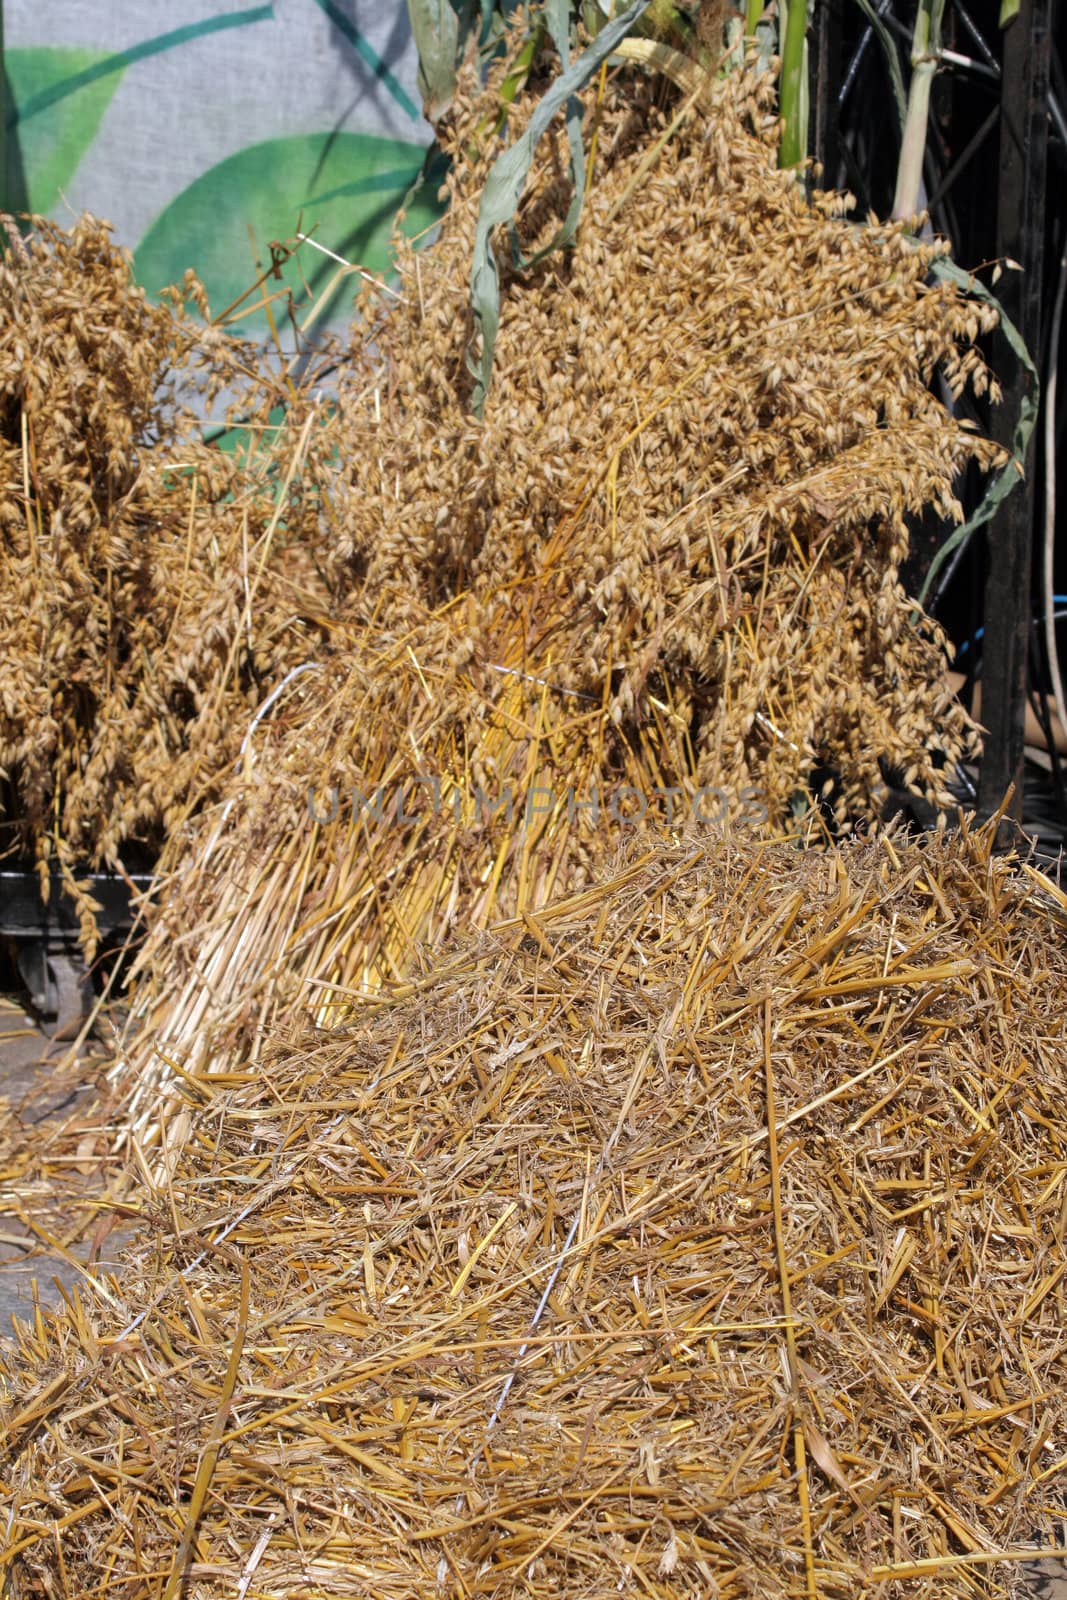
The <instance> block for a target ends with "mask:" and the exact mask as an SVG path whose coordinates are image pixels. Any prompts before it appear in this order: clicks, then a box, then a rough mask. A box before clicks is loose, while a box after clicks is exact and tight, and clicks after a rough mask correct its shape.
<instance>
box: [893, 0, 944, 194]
mask: <svg viewBox="0 0 1067 1600" xmlns="http://www.w3.org/2000/svg"><path fill="white" fill-rule="evenodd" d="M944 9H945V0H919V9H918V12H917V13H916V16H915V31H914V33H913V34H912V42H911V83H910V85H909V87H908V109H907V113H906V115H905V118H904V138H903V142H902V144H901V147H900V161H899V164H898V166H897V188H896V194H895V196H894V199H893V216H894V218H895V219H897V220H899V219H901V218H903V217H911V216H914V215H915V213H916V211H918V209H919V191H920V187H921V185H922V175H923V157H924V155H925V153H926V127H927V123H928V121H929V116H930V89H931V87H932V85H933V81H934V74H935V73H936V71H937V68H938V63H939V61H940V59H941V18H942V15H943V14H944Z"/></svg>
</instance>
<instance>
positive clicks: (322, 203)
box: [134, 133, 440, 332]
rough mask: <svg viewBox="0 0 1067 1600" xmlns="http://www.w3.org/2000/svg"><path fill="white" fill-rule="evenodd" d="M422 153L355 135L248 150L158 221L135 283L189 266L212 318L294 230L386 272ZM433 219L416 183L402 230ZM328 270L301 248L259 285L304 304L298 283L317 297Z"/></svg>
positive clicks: (166, 278)
mask: <svg viewBox="0 0 1067 1600" xmlns="http://www.w3.org/2000/svg"><path fill="white" fill-rule="evenodd" d="M423 155H424V151H423V147H422V146H421V145H417V144H408V143H407V142H405V141H403V140H399V139H381V138H376V137H375V136H374V135H372V134H356V133H340V134H331V133H321V134H302V135H297V136H294V137H292V138H289V139H270V140H267V141H265V142H264V143H262V144H255V145H250V146H248V147H247V148H246V149H244V150H240V151H238V152H237V154H236V155H233V156H230V157H228V159H227V160H225V161H220V162H219V164H218V165H217V166H214V167H212V168H210V169H209V170H208V171H207V172H205V173H203V174H202V175H201V177H199V178H198V179H197V180H196V181H195V182H194V183H192V184H191V185H190V186H189V188H187V189H186V190H184V191H183V193H181V194H180V195H178V197H177V198H176V199H175V200H174V201H173V202H172V203H171V204H170V205H169V206H168V207H167V209H166V210H165V211H164V212H163V214H162V215H161V216H160V217H158V218H157V219H156V221H155V223H154V224H153V225H152V227H151V228H150V229H149V231H148V233H147V234H146V235H145V237H144V238H143V239H142V241H141V243H140V245H139V246H138V248H137V250H136V253H135V256H134V264H135V267H136V271H137V276H138V279H139V280H140V282H141V283H143V284H144V286H145V288H146V289H148V291H149V293H153V294H154V293H156V292H158V290H160V289H161V288H163V287H164V286H165V285H166V284H168V283H174V282H177V281H179V280H180V279H181V276H182V273H183V272H184V270H185V268H186V267H187V266H193V267H195V269H196V271H197V273H198V274H199V275H200V277H201V278H202V279H203V281H204V283H205V285H206V287H207V290H208V295H209V298H210V301H211V309H212V312H213V313H215V314H216V315H217V314H218V313H219V312H221V311H223V310H224V309H225V308H226V307H227V306H228V305H230V304H231V303H232V302H233V301H235V300H237V299H238V298H239V296H241V295H242V294H244V292H245V290H246V289H248V288H249V286H250V285H251V284H252V283H254V281H255V279H256V277H257V276H258V274H259V272H260V271H262V270H263V269H264V268H265V267H267V266H269V265H270V250H269V245H270V244H271V242H272V241H273V240H279V241H282V242H284V241H286V240H291V239H292V238H293V235H294V234H295V232H296V230H297V229H298V228H299V229H301V231H304V232H310V231H311V230H312V228H314V230H315V231H314V237H315V238H316V239H317V240H318V241H319V242H320V243H321V244H323V245H325V246H327V247H328V248H329V249H330V250H333V251H334V252H335V253H336V254H337V255H340V256H344V257H345V258H346V259H347V260H348V261H351V262H355V263H357V264H358V265H360V266H362V267H364V268H366V269H367V270H368V271H370V272H375V273H382V272H386V271H388V268H389V259H390V252H389V242H390V238H391V235H392V231H393V227H394V222H395V217H396V212H397V209H398V208H399V206H400V205H401V204H402V202H403V200H404V197H405V195H406V194H407V192H408V190H409V188H410V187H411V185H412V182H413V180H414V179H415V178H416V177H417V176H418V174H419V171H420V168H421V166H422V161H423ZM439 214H440V208H439V206H438V204H437V200H436V193H435V189H434V188H433V186H429V187H428V186H426V185H423V187H422V188H421V189H417V190H416V191H415V194H414V196H413V198H412V200H411V202H409V206H408V210H407V212H406V215H405V219H404V226H405V229H406V230H407V231H409V232H411V233H417V232H419V231H420V230H421V229H423V228H426V227H428V226H429V225H430V224H431V223H432V222H434V221H435V220H436V218H437V217H438V215H439ZM336 272H337V263H336V262H335V261H332V260H330V259H329V257H327V256H324V255H322V254H321V253H319V252H318V251H315V250H314V249H312V248H311V247H310V246H305V247H304V248H303V249H302V250H301V251H300V252H299V258H298V260H296V261H290V262H289V263H288V265H287V266H285V267H284V268H283V269H282V280H281V282H276V281H274V280H270V281H269V282H268V286H267V287H268V291H270V290H274V289H277V288H279V287H281V283H285V284H288V285H289V286H290V287H291V288H292V289H293V291H294V293H295V294H296V295H297V297H298V298H300V299H303V298H305V290H304V280H305V279H306V281H307V282H308V283H309V284H310V285H311V287H312V288H313V289H316V290H321V289H322V288H323V287H325V285H326V283H327V282H328V280H329V279H330V278H331V277H332V276H333V275H334V274H336ZM354 289H355V285H354V284H353V283H352V282H351V280H349V281H348V282H347V283H343V284H341V285H339V286H338V290H337V306H336V307H335V308H334V309H335V310H340V309H341V307H342V306H343V305H344V303H346V302H350V301H351V298H352V295H353V293H354ZM253 298H259V297H258V296H255V297H253ZM328 314H329V313H328V312H327V315H328ZM263 321H264V318H263V314H262V313H261V314H260V315H259V316H258V317H254V318H253V317H250V318H248V320H247V323H246V324H245V325H244V326H245V327H247V329H248V331H250V332H251V331H253V330H261V329H262V326H263Z"/></svg>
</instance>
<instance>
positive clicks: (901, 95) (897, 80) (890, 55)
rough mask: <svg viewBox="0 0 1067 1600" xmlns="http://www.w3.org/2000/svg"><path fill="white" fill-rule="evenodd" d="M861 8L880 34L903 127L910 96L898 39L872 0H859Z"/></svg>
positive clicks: (899, 120)
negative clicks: (905, 83)
mask: <svg viewBox="0 0 1067 1600" xmlns="http://www.w3.org/2000/svg"><path fill="white" fill-rule="evenodd" d="M857 4H858V5H859V8H860V10H861V11H862V12H863V14H864V16H865V17H866V18H867V21H868V22H869V23H870V25H871V27H872V28H873V29H874V31H875V33H876V34H877V35H878V38H879V41H880V42H881V46H882V49H883V50H884V51H885V59H886V65H887V66H888V68H889V81H890V84H891V85H892V89H893V104H894V105H895V106H896V109H897V121H898V122H899V124H900V126H901V128H902V129H903V127H904V119H905V117H906V116H907V112H908V97H907V94H906V92H905V89H904V74H903V72H901V70H900V57H899V55H898V54H897V47H896V41H895V40H894V38H893V35H892V34H891V33H890V31H889V29H888V28H887V27H886V25H885V23H884V22H883V21H882V18H881V17H880V16H879V15H878V12H877V11H876V10H875V9H874V6H873V5H872V4H871V0H857Z"/></svg>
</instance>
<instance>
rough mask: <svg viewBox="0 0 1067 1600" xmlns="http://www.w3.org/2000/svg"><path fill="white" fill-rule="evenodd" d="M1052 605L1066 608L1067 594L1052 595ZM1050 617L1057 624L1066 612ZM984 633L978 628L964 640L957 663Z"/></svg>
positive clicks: (1056, 613) (1034, 619)
mask: <svg viewBox="0 0 1067 1600" xmlns="http://www.w3.org/2000/svg"><path fill="white" fill-rule="evenodd" d="M1052 604H1053V605H1054V606H1067V594H1054V595H1053V596H1052ZM1052 615H1053V621H1055V622H1059V621H1060V620H1061V618H1063V617H1067V611H1054V612H1053V614H1052ZM1031 621H1033V622H1036V621H1037V618H1036V617H1032V618H1031ZM984 633H985V629H984V628H979V629H978V631H977V633H972V634H971V637H970V638H969V639H965V640H964V642H963V644H961V645H960V647H959V649H958V650H957V651H956V660H957V661H958V660H959V658H960V656H962V655H963V653H964V652H965V651H966V650H969V649H970V647H971V645H972V644H977V643H978V641H979V639H980V638H981V637H982V635H983V634H984Z"/></svg>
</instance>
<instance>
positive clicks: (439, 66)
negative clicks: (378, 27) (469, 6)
mask: <svg viewBox="0 0 1067 1600" xmlns="http://www.w3.org/2000/svg"><path fill="white" fill-rule="evenodd" d="M408 17H409V18H410V21H411V32H412V35H413V37H414V40H415V48H416V50H417V51H418V52H419V80H418V81H419V93H420V94H421V95H422V106H423V111H424V113H425V115H426V117H427V119H428V120H429V121H430V122H436V121H437V119H438V117H442V116H444V114H445V112H446V111H447V110H448V108H449V106H450V105H451V104H452V95H453V93H454V92H455V88H456V57H457V54H458V52H459V18H458V17H457V15H456V13H455V11H454V10H453V9H452V6H451V4H450V0H408Z"/></svg>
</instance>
